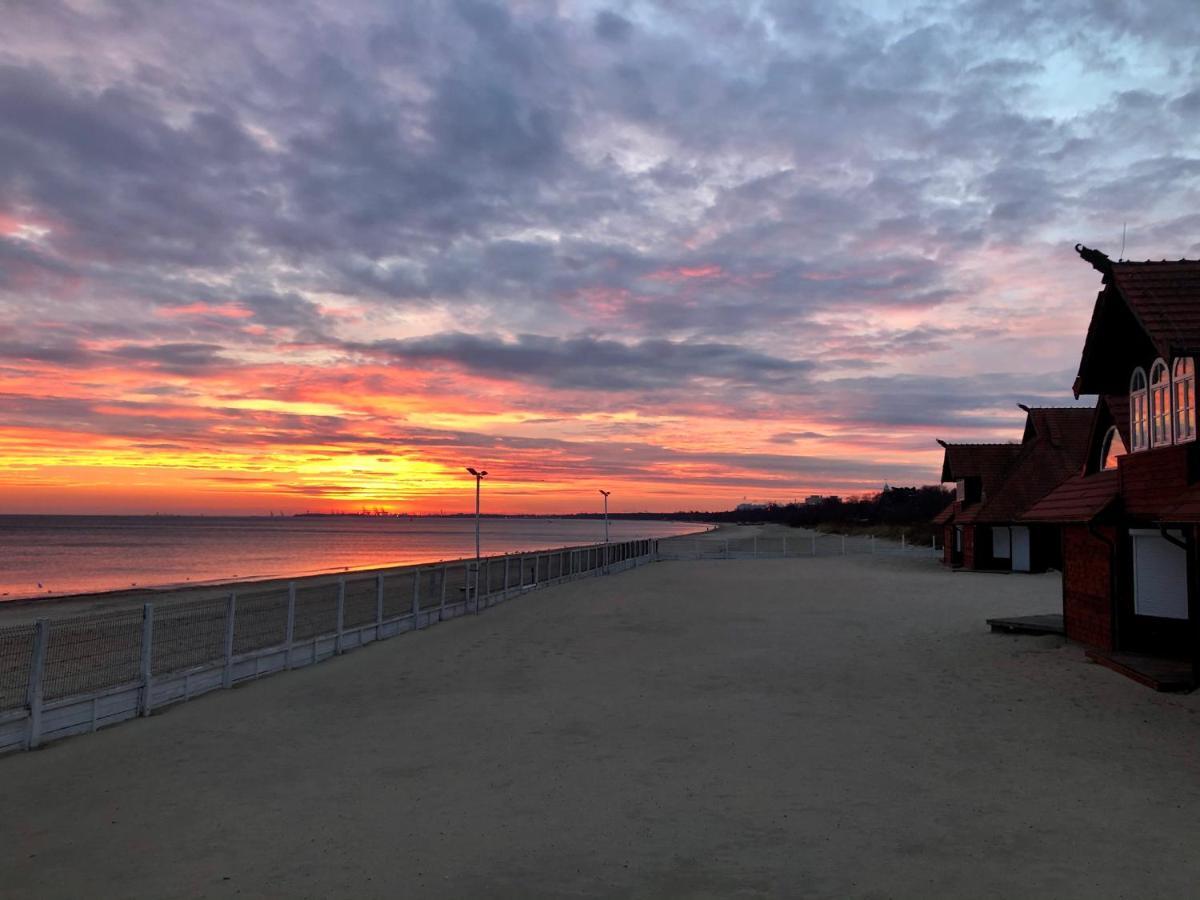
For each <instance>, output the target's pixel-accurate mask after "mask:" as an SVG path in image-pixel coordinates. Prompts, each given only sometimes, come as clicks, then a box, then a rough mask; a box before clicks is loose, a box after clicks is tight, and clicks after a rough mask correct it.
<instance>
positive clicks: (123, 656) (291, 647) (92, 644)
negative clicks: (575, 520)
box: [0, 539, 656, 752]
mask: <svg viewBox="0 0 1200 900" xmlns="http://www.w3.org/2000/svg"><path fill="white" fill-rule="evenodd" d="M655 544H656V542H655V541H654V540H650V539H644V540H636V541H624V542H619V543H610V544H596V545H592V546H586V547H564V548H560V549H555V550H545V551H541V552H536V553H527V554H510V555H507V556H499V557H484V558H483V559H481V560H479V563H478V565H476V561H475V560H474V559H467V560H454V561H451V562H443V563H436V564H431V565H426V566H411V567H405V568H400V569H389V570H385V571H378V572H362V573H354V574H352V575H344V576H323V577H316V578H310V579H305V580H303V581H294V582H289V583H287V584H286V585H276V586H269V587H261V586H260V587H257V588H256V587H255V586H254V585H242V586H239V590H238V591H234V592H231V593H230V594H228V595H227V596H226V597H222V598H216V599H211V598H210V599H203V600H190V601H189V600H178V601H174V602H160V603H157V604H155V603H146V604H144V606H143V607H142V608H140V609H136V608H135V609H130V610H118V611H116V612H105V613H94V614H89V615H83V616H75V617H71V618H64V619H53V620H52V619H44V618H43V619H38V620H37V622H36V623H34V624H33V625H27V626H17V627H6V628H0V752H4V751H6V750H16V749H28V748H31V747H37V746H39V745H40V744H43V743H45V742H46V741H50V740H56V739H58V738H63V737H67V736H69V735H74V734H81V733H84V732H88V731H95V730H96V729H98V728H102V727H104V726H106V725H112V724H115V723H117V722H122V721H125V720H128V719H132V718H135V717H137V716H147V715H149V714H150V713H151V712H153V711H154V710H155V709H158V708H161V707H163V706H165V705H168V704H171V703H178V702H182V701H186V700H189V699H191V698H192V697H196V696H199V695H200V694H204V693H207V692H209V691H213V690H218V689H222V688H229V687H232V686H233V685H235V684H239V683H241V682H243V681H248V680H251V679H255V678H259V677H261V676H263V675H268V674H271V673H273V672H280V671H284V670H287V669H294V668H299V667H302V666H307V665H312V664H314V663H317V662H321V661H322V660H325V659H328V658H330V657H332V656H336V655H338V654H341V653H345V652H346V651H348V650H353V649H355V648H356V647H362V646H364V645H366V644H369V643H371V642H373V641H377V640H384V639H387V638H391V637H395V636H396V635H399V634H403V633H404V632H406V631H416V630H418V629H422V628H427V627H429V626H431V625H435V624H437V623H439V622H444V621H447V620H449V619H453V618H455V617H457V616H461V615H464V614H466V613H479V612H481V611H482V610H485V609H487V608H489V607H491V606H495V605H496V604H498V603H502V602H504V601H505V600H508V599H510V598H512V597H514V596H517V595H519V594H521V593H524V592H525V591H529V590H533V589H536V588H541V587H545V586H547V585H551V584H559V583H562V582H564V581H571V580H574V579H576V578H581V577H590V576H595V575H606V574H609V573H612V572H619V571H623V570H625V569H629V568H633V567H635V566H638V565H642V564H645V563H648V562H651V561H653V559H654V558H655ZM6 707H7V708H6Z"/></svg>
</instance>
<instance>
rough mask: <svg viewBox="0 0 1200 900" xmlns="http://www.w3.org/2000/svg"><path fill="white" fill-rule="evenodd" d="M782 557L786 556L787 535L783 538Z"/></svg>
mask: <svg viewBox="0 0 1200 900" xmlns="http://www.w3.org/2000/svg"><path fill="white" fill-rule="evenodd" d="M783 555H784V556H787V535H786V534H785V535H784V536H783Z"/></svg>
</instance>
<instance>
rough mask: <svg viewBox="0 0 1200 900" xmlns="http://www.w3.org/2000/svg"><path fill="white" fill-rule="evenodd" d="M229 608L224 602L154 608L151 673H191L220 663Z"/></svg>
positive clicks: (209, 601) (219, 599)
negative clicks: (217, 660) (202, 666)
mask: <svg viewBox="0 0 1200 900" xmlns="http://www.w3.org/2000/svg"><path fill="white" fill-rule="evenodd" d="M228 606H229V604H228V601H227V600H226V599H224V598H216V599H213V600H202V601H192V602H189V603H172V604H164V605H162V606H156V607H155V608H154V636H153V641H152V644H151V653H150V664H151V669H152V671H153V673H154V674H155V675H161V674H164V673H166V672H176V671H179V670H180V669H191V668H194V667H195V666H199V665H203V664H204V663H206V662H211V661H212V660H214V659H220V658H221V656H222V655H224V652H225V627H226V625H225V623H226V613H227V611H228ZM236 624H237V621H236V617H235V620H234V625H235V626H236Z"/></svg>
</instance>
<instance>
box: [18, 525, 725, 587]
mask: <svg viewBox="0 0 1200 900" xmlns="http://www.w3.org/2000/svg"><path fill="white" fill-rule="evenodd" d="M704 528H705V526H704V525H702V524H698V523H695V522H665V521H654V520H637V521H629V520H622V519H611V520H609V537H610V539H611V540H612V541H624V540H633V539H634V538H654V537H669V536H672V535H677V534H688V533H691V532H696V531H703V530H704ZM603 540H604V522H603V520H597V519H554V518H529V517H514V518H484V519H482V520H481V524H480V552H481V553H482V554H483V555H484V556H489V555H495V554H501V553H519V552H524V551H532V550H545V549H549V548H553V547H567V546H578V545H586V544H595V543H599V542H601V541H603ZM474 555H475V520H474V518H472V517H445V518H442V517H408V518H404V517H390V516H313V517H308V516H276V517H273V518H269V517H219V516H195V517H193V516H0V602H3V601H6V600H18V599H27V598H31V597H53V596H63V595H70V594H82V593H93V592H99V591H116V590H128V589H130V588H157V587H168V586H177V585H194V584H206V583H220V582H225V581H239V580H251V579H258V578H293V577H300V576H303V575H316V574H320V573H322V572H342V571H353V570H356V569H368V568H375V567H381V566H391V565H409V564H412V563H423V562H435V561H438V560H446V559H463V558H465V557H470V556H474Z"/></svg>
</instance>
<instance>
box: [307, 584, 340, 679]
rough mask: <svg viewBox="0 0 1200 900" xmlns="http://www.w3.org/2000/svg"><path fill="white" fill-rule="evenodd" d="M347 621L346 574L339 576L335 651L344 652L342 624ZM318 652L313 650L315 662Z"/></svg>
mask: <svg viewBox="0 0 1200 900" xmlns="http://www.w3.org/2000/svg"><path fill="white" fill-rule="evenodd" d="M345 621H346V576H345V575H342V576H341V577H339V578H338V593H337V637H336V638H334V640H333V652H334V653H341V652H342V626H343V625H344V624H345ZM316 660H317V654H316V652H315V651H314V652H313V662H316Z"/></svg>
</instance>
